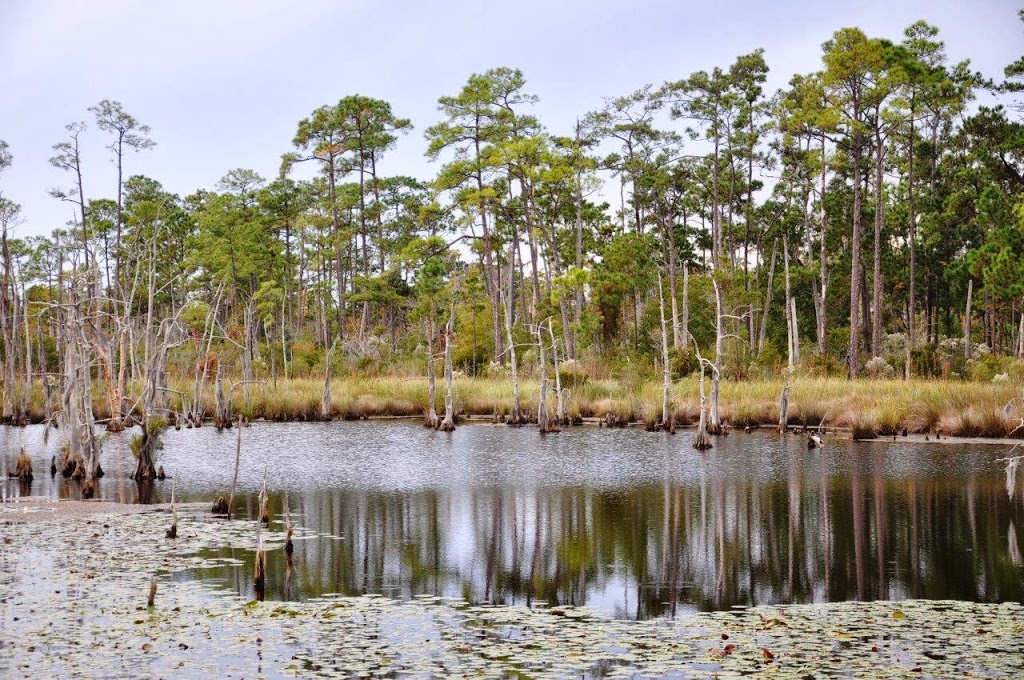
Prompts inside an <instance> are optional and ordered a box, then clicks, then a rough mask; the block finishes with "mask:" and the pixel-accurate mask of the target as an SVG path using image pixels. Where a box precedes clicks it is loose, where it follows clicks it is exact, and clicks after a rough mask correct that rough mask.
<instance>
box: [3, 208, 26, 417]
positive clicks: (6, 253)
mask: <svg viewBox="0 0 1024 680" xmlns="http://www.w3.org/2000/svg"><path fill="white" fill-rule="evenodd" d="M11 206H13V207H11ZM18 213H19V210H18V207H17V206H14V205H13V204H9V203H7V202H5V203H0V251H2V258H3V260H2V265H3V277H2V288H0V338H2V340H3V343H4V357H3V360H4V361H3V388H2V402H3V422H5V423H8V424H10V425H27V424H28V415H27V405H28V391H29V390H30V389H31V385H32V370H31V364H30V363H24V362H23V358H28V360H29V361H30V360H31V355H30V354H22V351H21V334H20V333H19V332H18V325H19V323H20V322H21V319H22V317H23V316H25V314H23V310H22V305H21V302H20V297H19V295H18V285H17V276H16V273H15V271H14V258H13V257H12V256H11V249H10V246H9V244H8V239H7V233H8V229H9V228H11V227H13V226H14V225H15V223H16V222H17V220H18ZM25 304H26V305H27V304H28V300H27V299H26V301H25ZM26 318H27V317H26ZM26 333H27V326H26ZM19 363H23V364H24V365H23V366H21V368H22V371H19V370H18V369H19V366H18V364H19Z"/></svg>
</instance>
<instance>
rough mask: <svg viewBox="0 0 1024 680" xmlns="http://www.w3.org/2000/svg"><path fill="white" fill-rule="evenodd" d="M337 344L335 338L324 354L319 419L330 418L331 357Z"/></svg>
mask: <svg viewBox="0 0 1024 680" xmlns="http://www.w3.org/2000/svg"><path fill="white" fill-rule="evenodd" d="M337 346H338V340H337V338H335V340H334V342H332V343H331V346H330V347H329V348H328V349H327V354H326V355H325V356H324V393H323V396H322V397H321V398H320V419H321V420H330V419H331V414H332V412H333V409H332V408H331V359H332V358H333V357H334V350H335V348H336V347H337Z"/></svg>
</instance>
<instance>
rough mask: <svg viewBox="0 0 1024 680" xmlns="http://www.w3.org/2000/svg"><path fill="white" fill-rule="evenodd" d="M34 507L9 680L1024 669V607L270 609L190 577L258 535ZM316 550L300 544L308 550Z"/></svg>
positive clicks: (0, 636)
mask: <svg viewBox="0 0 1024 680" xmlns="http://www.w3.org/2000/svg"><path fill="white" fill-rule="evenodd" d="M33 505H34V506H35V507H37V508H38V512H37V513H36V514H39V515H41V516H45V517H46V518H48V519H49V520H51V521H35V522H20V521H19V522H12V521H10V519H11V518H10V516H9V514H10V513H8V512H3V513H0V541H2V548H3V549H2V550H0V675H11V676H24V675H32V676H37V677H91V676H97V675H105V676H118V677H140V676H161V677H195V676H200V675H205V676H229V675H233V676H244V677H252V676H258V677H279V676H316V675H332V674H333V675H335V676H339V675H340V676H341V677H357V676H369V675H379V674H394V673H399V674H404V673H409V674H415V675H419V676H422V677H429V676H436V677H507V676H509V675H510V674H516V675H518V674H523V675H528V676H530V677H538V678H540V677H580V676H588V677H589V676H598V675H600V676H604V677H631V676H634V675H636V674H642V675H645V676H661V675H665V674H668V673H676V674H678V673H681V672H682V673H688V674H692V675H698V676H706V675H711V674H714V673H727V674H733V673H746V674H751V673H752V674H760V673H764V674H768V673H773V674H782V675H783V676H797V677H799V676H806V675H808V674H814V673H819V672H823V671H824V670H826V669H828V670H830V671H832V672H837V671H838V672H845V673H849V674H851V675H861V676H867V675H870V676H873V677H879V676H896V677H900V676H906V675H909V674H911V673H913V674H914V675H915V676H916V675H917V673H922V674H923V675H925V676H933V677H951V676H953V675H962V674H971V675H1000V674H1002V675H1010V676H1013V675H1018V674H1020V672H1021V670H1022V668H1024V666H1022V661H1021V659H1024V608H1022V607H1021V605H1020V604H1002V605H996V604H973V603H962V602H949V601H938V602H927V601H904V602H898V603H892V602H875V603H838V604H828V605H801V606H786V607H772V608H753V609H737V610H734V611H728V612H718V613H712V614H699V615H689V616H685V615H680V616H678V617H677V618H676V619H675V620H669V619H655V620H650V621H646V622H631V621H621V620H608V619H602V618H599V617H597V616H595V615H594V614H593V613H592V612H590V611H588V610H586V609H577V608H572V607H535V608H527V607H505V606H488V605H486V604H471V603H468V602H464V601H461V600H453V599H442V598H437V597H431V596H423V597H419V598H415V599H413V600H407V601H399V600H393V599H390V598H384V597H379V596H364V597H334V596H326V597H320V598H315V599H312V600H309V601H305V602H263V603H258V602H255V601H249V600H248V598H246V597H238V596H236V595H234V594H233V593H228V592H225V591H224V590H220V589H217V588H216V587H214V586H213V585H211V584H208V583H204V582H201V581H193V580H185V579H183V575H184V574H185V572H186V571H189V570H196V569H203V568H204V567H212V566H215V564H216V563H217V562H218V561H223V560H224V559H228V558H218V559H204V558H200V557H198V556H197V553H198V552H199V551H200V550H201V549H204V548H211V547H234V548H247V549H252V548H253V546H254V543H255V537H256V530H255V523H254V522H251V521H234V522H225V521H222V520H216V519H213V518H212V517H211V516H210V515H209V514H208V513H207V512H205V511H203V510H197V509H195V508H190V509H188V510H180V509H179V534H178V538H177V539H175V540H171V539H167V538H166V537H165V529H166V526H167V524H168V522H169V515H168V514H167V513H166V512H163V511H162V509H153V508H147V509H146V510H145V511H137V510H134V509H128V508H124V507H115V506H110V505H107V506H99V505H98V504H92V503H88V504H76V505H75V506H69V507H71V508H73V509H71V510H68V511H64V510H62V509H57V508H50V507H49V505H48V504H24V507H26V508H27V507H30V506H33ZM56 505H58V506H59V505H61V504H59V503H58V504H56ZM83 506H89V507H87V508H85V507H83ZM92 506H97V507H105V508H106V509H107V510H108V512H104V513H99V514H93V513H92V512H91V511H92V509H93V507H92ZM4 507H5V508H6V507H9V506H4ZM44 509H45V510H46V511H45V512H44ZM80 509H81V510H84V511H85V514H81V513H80V512H79V510H80ZM271 528H272V531H270V532H269V535H270V538H269V542H268V544H267V546H266V547H267V548H268V549H269V550H281V549H282V547H283V544H282V538H283V532H281V531H280V528H281V527H280V526H279V525H272V527H271ZM264 536H266V533H265V534H264ZM307 537H309V533H308V532H305V531H304V530H303V529H302V528H301V527H299V528H297V535H296V540H303V539H304V538H307ZM295 568H296V569H302V568H303V566H302V565H301V564H297V565H296V566H295ZM153 576H155V577H156V579H157V584H158V591H157V595H156V598H155V605H154V606H153V607H147V606H146V599H147V594H148V591H149V583H150V578H151V577H153Z"/></svg>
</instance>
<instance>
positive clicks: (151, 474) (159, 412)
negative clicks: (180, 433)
mask: <svg viewBox="0 0 1024 680" xmlns="http://www.w3.org/2000/svg"><path fill="white" fill-rule="evenodd" d="M150 297H151V301H150V305H151V306H150V313H149V314H148V316H147V329H146V334H145V343H144V350H143V352H144V362H143V366H142V384H143V388H142V423H141V425H142V434H141V435H140V436H139V437H137V438H136V440H134V441H133V448H137V454H138V460H137V464H136V468H135V472H134V473H133V474H132V479H134V480H136V481H141V480H152V479H154V478H156V477H157V470H156V463H155V460H156V452H157V450H158V449H159V448H160V433H161V431H162V430H163V429H164V427H166V426H167V423H168V416H169V414H170V411H169V409H168V408H167V354H168V352H169V351H170V350H171V348H172V347H177V346H179V345H181V344H183V343H184V342H185V334H184V332H183V331H182V329H181V326H180V324H179V323H178V315H177V314H176V315H175V316H173V317H168V318H166V319H164V320H163V321H161V322H160V326H159V328H158V329H157V330H156V331H155V332H154V331H153V329H152V322H153V316H152V292H151V293H150Z"/></svg>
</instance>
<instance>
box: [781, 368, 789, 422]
mask: <svg viewBox="0 0 1024 680" xmlns="http://www.w3.org/2000/svg"><path fill="white" fill-rule="evenodd" d="M788 427H789V381H788V380H787V381H786V384H785V385H784V386H783V387H782V394H781V395H780V396H779V432H780V433H783V434H784V433H785V432H786V431H787V429H788Z"/></svg>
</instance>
